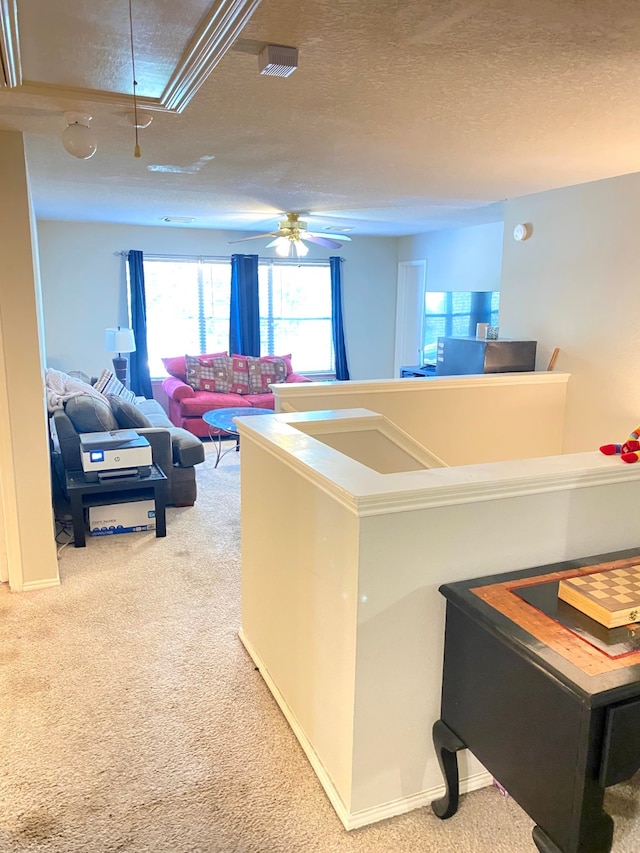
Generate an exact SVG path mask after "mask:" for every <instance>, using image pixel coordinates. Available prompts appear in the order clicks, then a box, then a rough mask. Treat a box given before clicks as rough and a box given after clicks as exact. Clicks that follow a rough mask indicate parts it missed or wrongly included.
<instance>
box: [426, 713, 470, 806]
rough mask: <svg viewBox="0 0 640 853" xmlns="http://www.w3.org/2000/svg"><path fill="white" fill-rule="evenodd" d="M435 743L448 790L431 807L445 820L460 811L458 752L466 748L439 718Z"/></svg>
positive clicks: (434, 738)
mask: <svg viewBox="0 0 640 853" xmlns="http://www.w3.org/2000/svg"><path fill="white" fill-rule="evenodd" d="M433 745H434V746H435V750H436V755H437V756H438V763H439V764H440V769H441V770H442V774H443V776H444V781H445V785H446V791H445V793H444V796H443V797H440V799H439V800H434V801H433V802H432V803H431V808H432V809H433V813H434V814H435V815H436V817H439V818H441V819H442V820H445V819H446V818H448V817H451V816H452V815H454V814H455V813H456V812H457V811H458V793H459V778H458V756H457V755H456V753H457V751H458V750H459V749H464V744H463V743H462V741H461V740H460V738H459V737H458V736H457V735H455V734H454V733H453V732H452V731H451V729H450V728H449V727H448V726H447V725H446V724H445V723H443V721H442V720H438V721H437V722H435V723H434V725H433Z"/></svg>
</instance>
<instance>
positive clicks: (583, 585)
mask: <svg viewBox="0 0 640 853" xmlns="http://www.w3.org/2000/svg"><path fill="white" fill-rule="evenodd" d="M558 597H559V598H561V599H562V600H563V601H566V602H567V604H570V605H571V606H572V607H575V608H577V609H578V610H581V611H582V612H583V613H586V614H587V616H590V617H591V618H592V619H595V620H596V621H597V622H599V623H600V624H601V625H604V626H605V627H607V628H617V627H620V626H621V625H629V624H631V623H633V622H640V564H638V565H632V566H625V567H620V568H614V569H609V570H607V571H604V572H596V573H594V574H585V575H578V576H577V577H573V578H567V579H565V580H561V581H560V583H559V585H558Z"/></svg>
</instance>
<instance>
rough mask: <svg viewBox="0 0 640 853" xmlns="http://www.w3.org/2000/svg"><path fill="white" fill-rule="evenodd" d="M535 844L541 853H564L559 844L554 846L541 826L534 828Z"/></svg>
mask: <svg viewBox="0 0 640 853" xmlns="http://www.w3.org/2000/svg"><path fill="white" fill-rule="evenodd" d="M532 834H533V843H534V844H535V845H536V847H537V848H538V850H539V851H540V853H562V850H561V849H560V848H559V847H558V845H557V844H554V843H553V841H552V840H551V839H550V838H549V836H548V835H547V834H546V832H544V830H542V829H540V827H539V826H534V827H533V833H532Z"/></svg>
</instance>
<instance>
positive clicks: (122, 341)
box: [104, 326, 136, 352]
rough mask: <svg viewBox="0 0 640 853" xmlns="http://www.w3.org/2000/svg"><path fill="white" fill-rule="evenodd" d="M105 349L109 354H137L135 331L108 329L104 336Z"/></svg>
mask: <svg viewBox="0 0 640 853" xmlns="http://www.w3.org/2000/svg"><path fill="white" fill-rule="evenodd" d="M104 348H105V349H106V350H107V352H135V349H136V339H135V337H134V335H133V329H121V328H120V326H118V328H117V329H107V330H106V331H105V334H104Z"/></svg>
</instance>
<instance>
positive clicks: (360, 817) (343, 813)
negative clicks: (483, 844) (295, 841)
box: [238, 631, 493, 829]
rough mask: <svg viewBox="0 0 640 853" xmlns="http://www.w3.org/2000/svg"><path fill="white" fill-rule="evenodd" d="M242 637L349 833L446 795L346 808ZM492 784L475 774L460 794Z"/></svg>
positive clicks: (438, 792) (439, 791)
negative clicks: (354, 810) (357, 809)
mask: <svg viewBox="0 0 640 853" xmlns="http://www.w3.org/2000/svg"><path fill="white" fill-rule="evenodd" d="M238 636H239V637H240V641H241V643H242V645H243V646H244V647H245V649H246V650H247V652H248V653H249V656H250V657H251V660H252V661H253V662H254V663H255V665H256V666H257V667H258V670H259V671H260V675H261V676H262V678H263V679H264V682H265V684H266V685H267V687H268V688H269V690H270V691H271V694H272V695H273V698H274V699H275V700H276V702H277V703H278V707H279V708H280V710H281V711H282V713H283V714H284V716H285V719H286V720H287V722H288V723H289V725H290V726H291V729H292V730H293V733H294V734H295V736H296V738H297V739H298V741H299V742H300V746H301V747H302V749H303V750H304V753H305V755H306V756H307V758H308V760H309V763H310V764H311V766H312V767H313V769H314V772H315V774H316V776H317V777H318V779H319V780H320V784H321V785H322V787H323V788H324V791H325V793H326V795H327V797H328V798H329V802H330V803H331V805H332V806H333V808H334V809H335V812H336V814H337V815H338V817H339V818H340V821H341V822H342V825H343V826H344V828H345V829H358V828H359V827H361V826H367V825H368V824H370V823H376V822H377V821H379V820H386V819H387V818H390V817H395V816H396V815H401V814H406V813H407V812H410V811H413V810H414V809H419V808H424V807H425V806H429V805H430V804H431V802H432V801H433V800H437V799H438V798H439V797H441V796H442V795H443V794H444V793H445V786H444V784H442V785H438V786H437V787H435V788H430V789H429V790H425V791H419V792H418V793H417V794H412V795H411V796H409V797H402V798H401V799H399V800H392V801H391V802H388V803H382V804H380V805H378V806H374V807H373V808H370V809H364V810H363V811H360V812H350V811H349V810H348V809H347V807H346V806H345V804H344V802H343V800H342V797H341V796H340V794H339V793H338V791H337V790H336V787H335V785H334V784H333V782H332V780H331V777H330V776H329V774H328V773H327V771H326V770H325V768H324V765H323V764H322V761H321V760H320V758H319V757H318V755H317V753H316V751H315V750H314V748H313V746H312V745H311V743H310V742H309V740H308V739H307V736H306V735H305V733H304V731H303V729H302V728H301V726H300V724H299V723H298V721H297V720H296V718H295V716H294V714H293V713H292V711H291V709H290V708H289V706H288V704H287V703H286V702H285V700H284V697H283V696H282V694H281V693H280V691H279V690H278V688H277V687H276V685H275V683H274V682H273V680H272V679H271V677H270V675H269V671H268V670H267V668H266V667H265V666H264V664H263V662H262V660H261V659H260V656H259V655H258V653H257V652H256V650H255V649H254V648H253V646H252V645H251V643H250V642H249V640H248V639H247V638H246V636H245V635H244V632H243V631H239V632H238ZM492 781H493V780H492V777H491V774H490V773H488V772H487V771H486V770H484V771H481V772H479V773H474V774H472V775H471V776H467V777H465V778H461V779H460V793H461V794H468V793H469V792H470V791H476V790H478V789H479V788H485V787H486V786H487V785H490V784H491V783H492Z"/></svg>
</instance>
